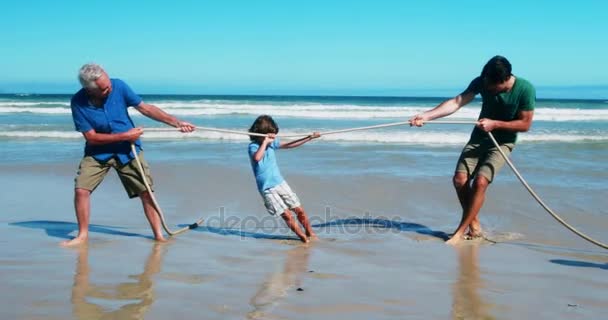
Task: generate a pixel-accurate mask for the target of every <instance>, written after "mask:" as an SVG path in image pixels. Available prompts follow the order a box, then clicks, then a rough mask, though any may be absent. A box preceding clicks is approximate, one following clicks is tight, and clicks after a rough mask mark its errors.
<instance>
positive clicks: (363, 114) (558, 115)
mask: <svg viewBox="0 0 608 320" xmlns="http://www.w3.org/2000/svg"><path fill="white" fill-rule="evenodd" d="M53 105H54V106H53ZM53 105H51V104H48V103H44V104H42V105H39V106H36V104H35V103H27V104H26V103H23V105H20V106H15V105H5V106H3V105H2V104H0V114H16V113H17V114H18V113H32V114H51V115H63V114H65V115H68V114H70V113H71V110H70V107H69V106H68V105H62V104H57V103H55V104H53ZM161 108H163V109H164V110H166V111H167V112H169V113H171V114H174V115H176V116H230V115H252V116H256V115H260V114H269V115H272V116H274V117H283V118H306V119H357V120H361V119H407V118H409V117H411V116H412V115H414V114H418V113H420V112H423V111H425V110H427V109H428V108H427V107H422V106H407V107H403V106H402V107H380V106H377V107H363V106H354V105H351V106H343V105H295V106H278V105H217V104H211V105H206V106H197V107H185V108H183V107H179V108H171V107H168V106H162V107H161ZM479 111H480V109H479V107H464V108H462V109H461V110H459V111H458V112H456V113H455V114H453V115H452V116H450V117H448V118H459V119H476V118H477V116H478V115H479ZM129 113H130V114H131V115H132V116H134V117H137V116H141V114H140V113H139V112H137V111H136V110H134V109H130V110H129ZM534 120H535V121H551V122H566V121H608V110H605V109H572V108H570V109H562V108H538V109H536V110H535V114H534Z"/></svg>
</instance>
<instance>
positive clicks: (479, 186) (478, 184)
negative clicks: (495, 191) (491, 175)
mask: <svg viewBox="0 0 608 320" xmlns="http://www.w3.org/2000/svg"><path fill="white" fill-rule="evenodd" d="M488 185H490V181H489V180H488V178H486V177H484V176H477V177H476V178H475V180H474V181H473V189H476V190H485V189H487V188H488Z"/></svg>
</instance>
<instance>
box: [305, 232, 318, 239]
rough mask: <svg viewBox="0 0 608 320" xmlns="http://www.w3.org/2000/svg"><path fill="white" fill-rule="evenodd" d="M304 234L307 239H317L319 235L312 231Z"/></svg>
mask: <svg viewBox="0 0 608 320" xmlns="http://www.w3.org/2000/svg"><path fill="white" fill-rule="evenodd" d="M306 236H307V237H308V239H309V240H319V237H317V234H316V233H314V232H312V231H310V232H306Z"/></svg>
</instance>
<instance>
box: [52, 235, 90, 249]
mask: <svg viewBox="0 0 608 320" xmlns="http://www.w3.org/2000/svg"><path fill="white" fill-rule="evenodd" d="M88 239H89V237H88V236H77V237H76V238H74V239H71V240H65V241H61V242H60V243H59V245H60V246H62V247H73V246H77V245H80V244H83V243H87V240H88Z"/></svg>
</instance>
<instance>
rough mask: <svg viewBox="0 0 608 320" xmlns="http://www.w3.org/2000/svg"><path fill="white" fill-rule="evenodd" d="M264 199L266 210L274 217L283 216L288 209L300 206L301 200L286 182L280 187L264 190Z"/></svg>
mask: <svg viewBox="0 0 608 320" xmlns="http://www.w3.org/2000/svg"><path fill="white" fill-rule="evenodd" d="M262 197H263V198H264V206H265V207H266V210H268V213H270V214H271V215H273V216H278V215H281V214H283V212H285V210H287V209H294V208H297V207H299V206H300V199H298V196H297V195H296V194H295V193H294V192H293V191H292V190H291V188H290V187H289V185H288V184H287V182H285V181H283V182H282V183H281V184H279V185H278V186H275V187H272V188H269V189H266V190H264V193H263V194H262Z"/></svg>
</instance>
